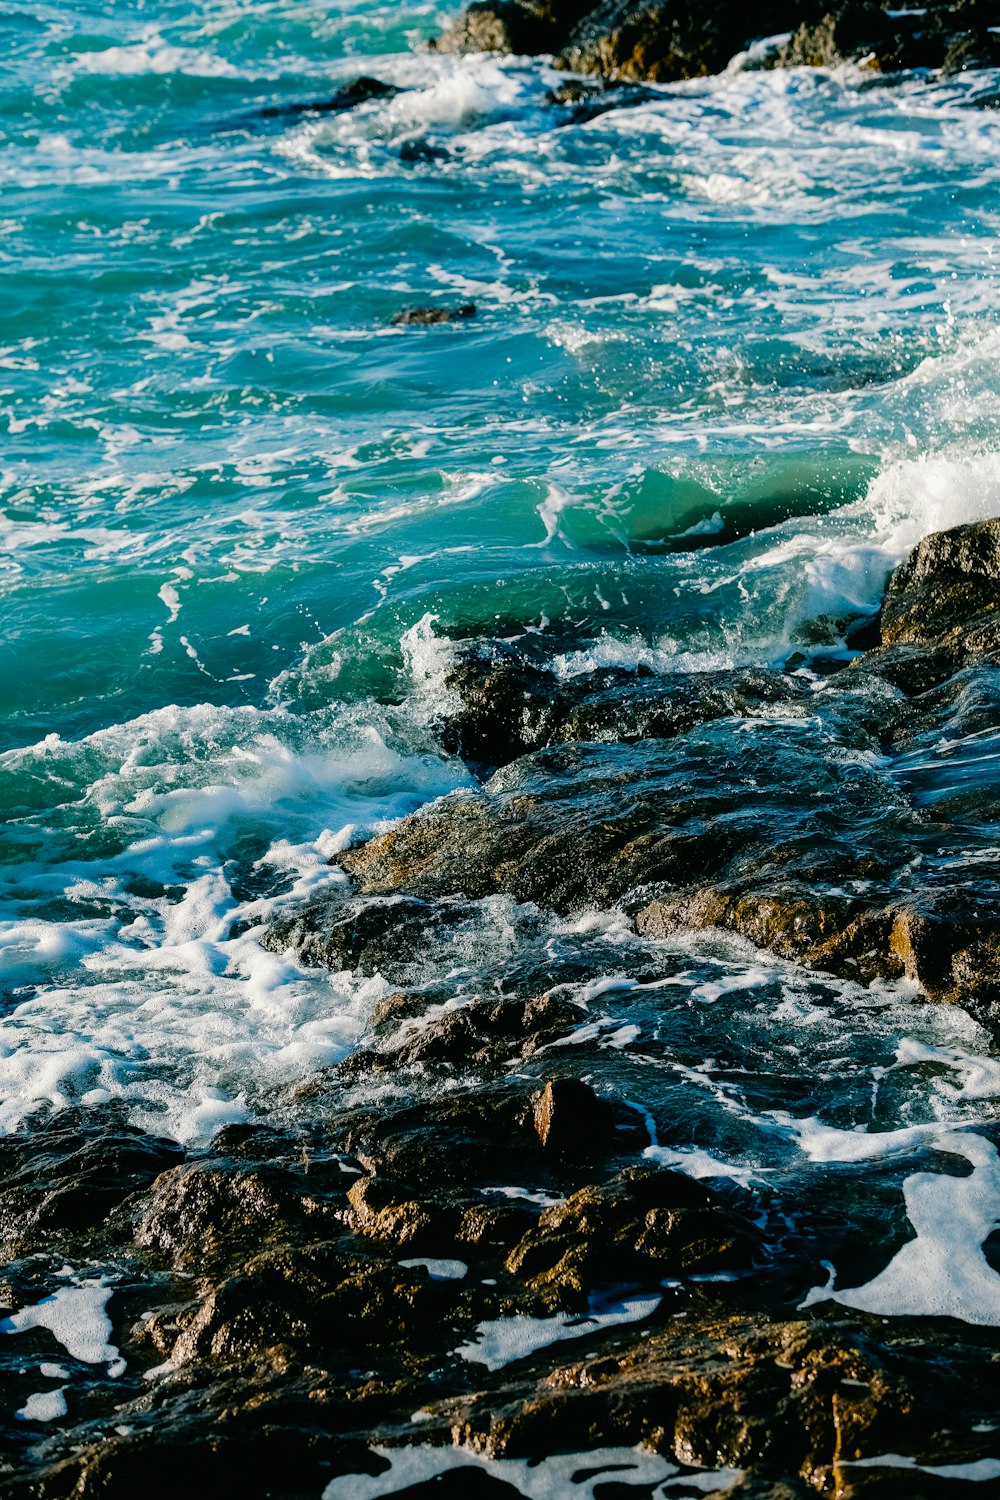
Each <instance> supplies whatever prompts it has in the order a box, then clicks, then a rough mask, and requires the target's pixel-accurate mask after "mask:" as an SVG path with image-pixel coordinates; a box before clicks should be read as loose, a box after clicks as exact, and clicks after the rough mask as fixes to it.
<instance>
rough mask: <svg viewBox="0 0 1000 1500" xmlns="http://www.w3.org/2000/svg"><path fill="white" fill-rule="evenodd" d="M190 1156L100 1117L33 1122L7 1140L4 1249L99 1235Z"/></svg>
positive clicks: (3, 1144) (1, 1173) (2, 1158)
mask: <svg viewBox="0 0 1000 1500" xmlns="http://www.w3.org/2000/svg"><path fill="white" fill-rule="evenodd" d="M183 1157H184V1152H183V1151H182V1150H181V1149H180V1148H179V1147H178V1146H177V1145H176V1144H174V1143H173V1142H170V1141H165V1140H160V1139H158V1138H157V1137H155V1136H148V1135H144V1134H143V1133H142V1132H141V1131H138V1130H134V1129H132V1128H131V1127H129V1126H127V1125H124V1124H122V1123H120V1122H119V1121H117V1120H108V1121H103V1120H102V1118H101V1115H100V1113H99V1112H98V1113H97V1114H96V1117H92V1118H90V1119H88V1118H86V1117H85V1115H83V1114H81V1115H80V1116H79V1117H77V1118H74V1116H73V1115H72V1114H69V1116H68V1118H67V1117H63V1116H58V1115H57V1116H55V1117H54V1118H52V1119H50V1120H48V1121H46V1122H45V1123H44V1124H42V1125H41V1126H39V1125H37V1124H35V1123H33V1122H32V1123H30V1124H29V1125H27V1126H25V1127H22V1129H21V1130H20V1131H19V1132H18V1133H17V1134H15V1135H12V1136H8V1137H6V1138H5V1139H4V1140H3V1141H0V1243H2V1245H3V1247H4V1249H5V1251H6V1252H7V1253H8V1254H9V1255H14V1254H24V1253H26V1252H28V1251H37V1250H41V1249H42V1248H44V1247H45V1246H46V1244H48V1243H49V1242H51V1241H53V1240H55V1241H56V1242H58V1240H59V1237H60V1236H62V1237H65V1236H66V1234H72V1233H78V1232H83V1231H86V1230H92V1229H95V1228H97V1227H98V1226H101V1225H102V1224H104V1223H105V1222H106V1220H107V1219H108V1216H109V1215H110V1214H111V1213H112V1212H113V1211H114V1210H115V1209H116V1208H117V1207H118V1206H119V1205H120V1204H121V1203H122V1202H124V1201H125V1200H126V1199H128V1198H129V1197H131V1195H132V1194H134V1193H136V1192H139V1191H140V1190H142V1189H144V1188H146V1187H148V1186H149V1184H150V1183H151V1182H153V1180H154V1179H155V1178H157V1177H158V1176H159V1175H160V1173H161V1172H163V1171H165V1170H166V1169H167V1168H169V1167H173V1166H174V1165H175V1164H176V1163H178V1162H180V1161H182V1160H183Z"/></svg>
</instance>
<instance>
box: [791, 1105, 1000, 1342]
mask: <svg viewBox="0 0 1000 1500" xmlns="http://www.w3.org/2000/svg"><path fill="white" fill-rule="evenodd" d="M934 1146H935V1148H936V1149H937V1150H939V1151H946V1152H949V1153H951V1154H953V1155H956V1156H961V1157H963V1158H964V1159H965V1160H966V1161H967V1162H969V1163H971V1165H972V1169H973V1170H972V1172H971V1173H970V1174H969V1175H968V1176H964V1177H955V1176H952V1175H951V1174H947V1173H941V1172H917V1173H914V1174H913V1176H911V1177H908V1178H907V1179H906V1181H905V1183H904V1184H903V1199H904V1202H905V1204H906V1212H907V1216H908V1218H909V1220H910V1224H911V1225H912V1227H913V1229H914V1231H915V1235H916V1238H915V1239H912V1240H910V1241H908V1242H907V1244H905V1245H904V1246H903V1248H902V1249H901V1250H899V1251H898V1252H897V1254H896V1255H895V1256H894V1257H893V1259H892V1260H891V1261H890V1262H889V1264H888V1266H886V1268H885V1270H884V1271H881V1272H880V1273H879V1275H878V1276H876V1277H875V1278H874V1279H873V1280H872V1281H869V1282H867V1283H866V1284H865V1285H864V1286H860V1287H849V1288H845V1289H843V1290H834V1289H833V1287H832V1286H826V1287H817V1288H815V1289H814V1290H813V1291H812V1292H810V1293H809V1295H808V1296H807V1298H806V1299H805V1301H804V1303H803V1304H802V1305H803V1306H804V1307H808V1306H811V1305H812V1304H813V1303H816V1302H822V1301H832V1302H839V1303H840V1304H841V1305H842V1306H843V1307H852V1308H856V1309H858V1310H859V1311H862V1312H871V1313H878V1314H880V1315H881V1316H882V1317H897V1318H898V1317H928V1318H930V1317H944V1318H957V1319H959V1320H960V1321H961V1322H963V1323H973V1324H977V1325H979V1326H982V1327H989V1328H995V1327H1000V1276H998V1275H997V1273H996V1271H994V1270H993V1268H992V1267H991V1266H990V1265H989V1263H988V1261H987V1260H986V1257H985V1255H984V1254H983V1249H982V1247H983V1244H984V1242H985V1240H986V1239H987V1238H988V1237H989V1235H991V1234H992V1233H993V1231H994V1229H996V1227H997V1224H998V1223H1000V1157H998V1154H997V1149H996V1147H995V1146H994V1145H993V1144H992V1143H991V1142H990V1141H987V1140H985V1139H984V1138H983V1137H982V1136H980V1135H976V1134H974V1133H972V1132H968V1133H963V1134H958V1133H955V1132H953V1133H951V1134H947V1133H944V1132H940V1131H939V1133H938V1135H937V1136H936V1138H935V1139H934Z"/></svg>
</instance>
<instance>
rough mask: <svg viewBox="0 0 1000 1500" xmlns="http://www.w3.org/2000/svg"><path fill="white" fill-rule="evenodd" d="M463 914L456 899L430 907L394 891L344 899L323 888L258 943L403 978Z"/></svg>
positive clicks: (330, 964) (334, 965)
mask: <svg viewBox="0 0 1000 1500" xmlns="http://www.w3.org/2000/svg"><path fill="white" fill-rule="evenodd" d="M467 914H468V913H467V908H466V906H465V905H464V904H463V903H461V902H456V903H454V904H451V905H441V904H437V905H433V906H432V905H431V904H430V903H428V902H427V901H424V900H411V899H408V898H405V897H399V896H394V895H393V896H389V897H387V898H384V899H382V898H379V899H375V900H371V899H367V900H358V899H345V898H344V895H343V892H341V891H338V890H334V891H324V892H321V893H320V894H319V895H317V896H315V897H313V898H312V900H310V901H308V902H306V903H305V904H304V905H303V906H302V907H300V908H297V909H296V910H294V911H292V912H290V913H289V914H288V915H287V916H285V917H281V918H279V919H278V920H276V921H275V922H274V923H273V924H272V925H271V926H270V927H269V928H268V929H267V931H266V932H265V933H264V935H263V937H262V939H261V942H262V943H263V946H264V947H265V948H269V949H270V950H271V951H272V952H275V953H281V952H284V951H285V949H287V948H291V949H293V950H294V951H295V952H296V953H297V954H298V956H299V957H300V958H301V959H302V961H303V962H304V963H308V964H315V965H317V966H322V967H324V968H328V969H334V970H338V969H352V970H353V969H360V970H361V972H362V973H365V974H373V973H376V972H378V973H380V974H382V975H383V976H384V977H385V978H386V979H389V980H390V981H398V980H406V979H408V978H409V977H410V976H411V972H412V969H413V960H414V958H415V957H416V956H418V955H419V953H420V950H421V949H422V948H423V947H425V946H426V945H427V944H429V943H433V942H434V940H435V939H436V938H438V937H439V936H441V935H442V934H445V935H446V934H447V933H448V932H449V931H450V930H451V929H453V928H454V927H455V926H456V925H457V924H458V923H460V922H462V921H463V920H464V919H465V918H466V916H467Z"/></svg>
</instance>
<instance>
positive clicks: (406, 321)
mask: <svg viewBox="0 0 1000 1500" xmlns="http://www.w3.org/2000/svg"><path fill="white" fill-rule="evenodd" d="M475 316H476V304H475V303H474V302H463V303H461V304H460V305H459V306H458V307H404V308H403V310H402V312H398V313H396V314H395V315H394V316H393V318H392V323H393V326H394V327H396V328H429V327H431V326H432V325H433V324H435V323H462V322H464V321H465V319H466V318H474V317H475Z"/></svg>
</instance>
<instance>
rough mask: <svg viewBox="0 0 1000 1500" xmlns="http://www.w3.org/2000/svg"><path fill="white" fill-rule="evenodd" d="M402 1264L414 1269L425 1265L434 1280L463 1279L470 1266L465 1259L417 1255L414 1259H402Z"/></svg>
mask: <svg viewBox="0 0 1000 1500" xmlns="http://www.w3.org/2000/svg"><path fill="white" fill-rule="evenodd" d="M399 1264H400V1265H401V1266H404V1267H405V1268H406V1269H408V1270H409V1269H412V1268H414V1267H417V1266H423V1268H424V1269H425V1270H426V1272H427V1274H428V1276H429V1277H430V1278H431V1280H432V1281H463V1280H464V1279H465V1277H466V1276H468V1274H469V1268H468V1266H467V1265H466V1263H465V1261H464V1260H442V1259H435V1258H434V1256H426V1255H423V1256H420V1255H418V1256H416V1257H415V1258H414V1259H412V1260H401V1261H400V1262H399Z"/></svg>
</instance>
